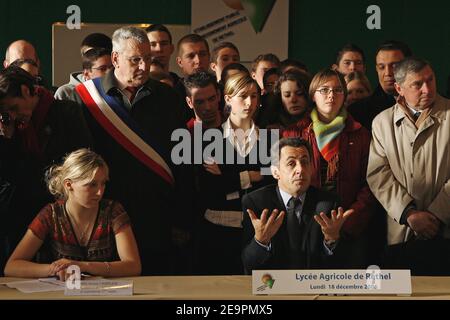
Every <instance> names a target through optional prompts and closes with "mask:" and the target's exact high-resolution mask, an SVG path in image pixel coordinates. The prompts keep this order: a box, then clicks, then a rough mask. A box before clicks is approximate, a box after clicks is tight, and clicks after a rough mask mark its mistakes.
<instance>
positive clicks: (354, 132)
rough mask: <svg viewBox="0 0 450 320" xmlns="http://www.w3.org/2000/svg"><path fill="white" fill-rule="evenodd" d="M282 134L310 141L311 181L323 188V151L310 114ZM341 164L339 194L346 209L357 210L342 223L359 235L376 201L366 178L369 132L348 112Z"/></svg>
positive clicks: (364, 227) (340, 145) (351, 231)
mask: <svg viewBox="0 0 450 320" xmlns="http://www.w3.org/2000/svg"><path fill="white" fill-rule="evenodd" d="M282 136H283V137H302V138H303V139H305V140H307V141H308V142H309V143H310V144H311V148H312V152H313V157H314V159H313V161H312V177H311V184H312V185H313V186H315V187H317V188H320V187H321V179H320V151H319V148H318V147H317V142H316V137H315V134H314V130H313V128H312V121H311V118H310V116H309V115H307V116H306V117H305V118H303V119H302V120H300V121H299V122H297V124H295V125H294V126H291V127H289V128H287V129H286V130H284V131H283V133H282ZM339 139H340V143H339V167H338V173H337V175H338V176H337V193H338V195H339V196H340V198H341V201H342V202H341V205H342V207H343V208H344V210H347V209H350V208H351V209H354V210H355V212H354V213H353V214H352V215H351V216H350V217H349V218H348V219H347V221H346V222H345V223H344V225H343V231H344V232H346V233H347V234H349V235H352V236H358V235H360V234H361V233H362V232H364V231H365V229H366V227H367V226H368V224H369V221H370V218H371V216H372V214H373V211H374V207H375V204H376V200H375V197H374V196H373V194H372V192H371V191H370V189H369V187H368V185H367V181H366V173H367V161H368V157H369V146H370V134H369V131H367V129H366V128H364V127H363V126H361V124H360V123H359V122H356V121H355V120H354V119H353V118H352V116H351V115H350V114H349V115H348V116H347V120H346V122H345V128H344V130H343V131H342V133H341V134H340V135H339Z"/></svg>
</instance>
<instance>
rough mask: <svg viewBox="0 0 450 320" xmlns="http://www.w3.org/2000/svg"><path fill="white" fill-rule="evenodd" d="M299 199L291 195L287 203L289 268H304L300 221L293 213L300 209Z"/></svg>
mask: <svg viewBox="0 0 450 320" xmlns="http://www.w3.org/2000/svg"><path fill="white" fill-rule="evenodd" d="M300 206H301V201H300V199H297V198H294V197H292V198H291V199H289V201H288V203H287V208H286V211H287V217H286V219H287V220H286V224H287V232H288V238H289V255H290V262H291V268H293V269H298V268H304V267H305V266H304V264H305V263H304V259H303V254H302V230H301V229H302V228H301V223H300V221H299V220H298V218H297V215H296V214H295V212H296V211H298V210H299V209H300Z"/></svg>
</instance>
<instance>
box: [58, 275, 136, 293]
mask: <svg viewBox="0 0 450 320" xmlns="http://www.w3.org/2000/svg"><path fill="white" fill-rule="evenodd" d="M64 295H66V296H132V295H133V281H122V280H121V281H116V280H108V279H100V280H82V281H80V286H79V287H78V288H77V287H76V286H75V287H70V288H69V287H68V286H66V288H65V290H64Z"/></svg>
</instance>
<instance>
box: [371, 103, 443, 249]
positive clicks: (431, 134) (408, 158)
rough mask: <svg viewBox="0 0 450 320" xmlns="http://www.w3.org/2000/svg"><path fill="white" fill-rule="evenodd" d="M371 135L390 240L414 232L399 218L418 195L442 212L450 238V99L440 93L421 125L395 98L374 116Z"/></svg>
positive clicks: (419, 202) (420, 202)
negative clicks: (388, 105) (396, 102)
mask: <svg viewBox="0 0 450 320" xmlns="http://www.w3.org/2000/svg"><path fill="white" fill-rule="evenodd" d="M372 136H373V139H372V143H371V146H370V154H369V164H368V169H367V181H368V183H369V187H370V189H371V190H372V192H373V193H374V195H375V196H376V197H377V199H378V201H380V203H381V204H382V205H383V207H384V208H385V209H386V211H387V212H388V217H387V220H388V239H387V240H388V244H396V243H401V242H405V241H407V240H409V239H410V238H412V237H413V235H414V233H413V231H412V229H411V228H409V227H407V226H406V225H402V224H400V221H401V218H402V214H403V211H404V210H405V208H406V207H407V206H408V205H409V204H410V203H411V202H413V201H414V203H415V205H416V207H417V209H418V210H423V211H429V212H431V213H432V214H434V215H435V216H436V217H437V218H439V219H440V220H441V221H442V223H443V224H444V227H443V230H442V235H443V236H444V237H445V238H450V100H448V99H445V98H443V97H441V96H439V95H438V96H437V97H436V101H435V102H434V105H433V107H432V109H431V113H430V115H429V117H428V118H427V119H425V121H424V122H423V123H422V124H421V126H420V127H419V128H418V129H417V128H416V126H415V125H414V124H413V123H412V121H410V120H409V119H408V118H407V117H406V115H405V113H404V111H403V110H402V108H401V106H400V105H399V104H395V105H394V106H393V107H391V108H389V109H387V110H385V111H383V112H382V113H380V114H379V115H378V116H377V117H376V118H375V119H374V121H373V125H372ZM402 220H403V219H402Z"/></svg>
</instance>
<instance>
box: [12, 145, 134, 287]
mask: <svg viewBox="0 0 450 320" xmlns="http://www.w3.org/2000/svg"><path fill="white" fill-rule="evenodd" d="M107 180H108V166H107V164H106V163H105V161H104V160H103V159H102V158H101V157H100V156H99V155H97V154H96V153H94V152H92V151H90V150H88V149H80V150H77V151H74V152H72V153H71V154H69V155H68V156H67V157H66V158H65V160H64V163H63V164H62V165H54V166H52V167H51V168H50V170H49V173H48V176H47V183H48V188H49V190H50V193H52V194H53V195H54V196H55V197H56V198H57V201H56V202H54V203H50V204H47V205H46V206H45V207H44V208H43V209H42V210H41V211H40V212H39V214H38V215H37V216H36V218H35V219H34V220H33V222H32V223H31V224H30V225H29V227H28V230H27V232H26V234H25V236H24V237H23V239H22V240H21V241H20V243H19V244H18V245H17V247H16V249H15V250H14V252H13V254H12V255H11V257H10V258H9V260H8V262H7V264H6V267H5V276H8V277H30V278H39V277H49V276H58V277H59V278H60V279H61V280H63V279H64V278H65V277H66V269H67V268H68V267H69V266H70V265H77V266H79V267H80V269H81V272H84V273H89V274H91V275H96V276H105V277H119V276H137V275H139V274H140V273H141V261H140V258H139V253H138V248H137V244H136V240H135V238H134V235H133V231H132V229H131V225H130V219H129V217H128V215H127V213H126V212H125V210H124V209H123V207H122V205H121V204H120V203H118V202H116V201H113V200H107V199H102V198H103V193H104V192H105V184H106V181H107ZM44 241H46V244H47V243H48V244H49V251H50V258H51V261H53V262H52V263H50V264H40V263H35V262H33V261H32V260H33V258H34V257H35V255H36V253H37V252H38V250H39V249H40V248H41V246H42V245H43V244H44Z"/></svg>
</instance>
